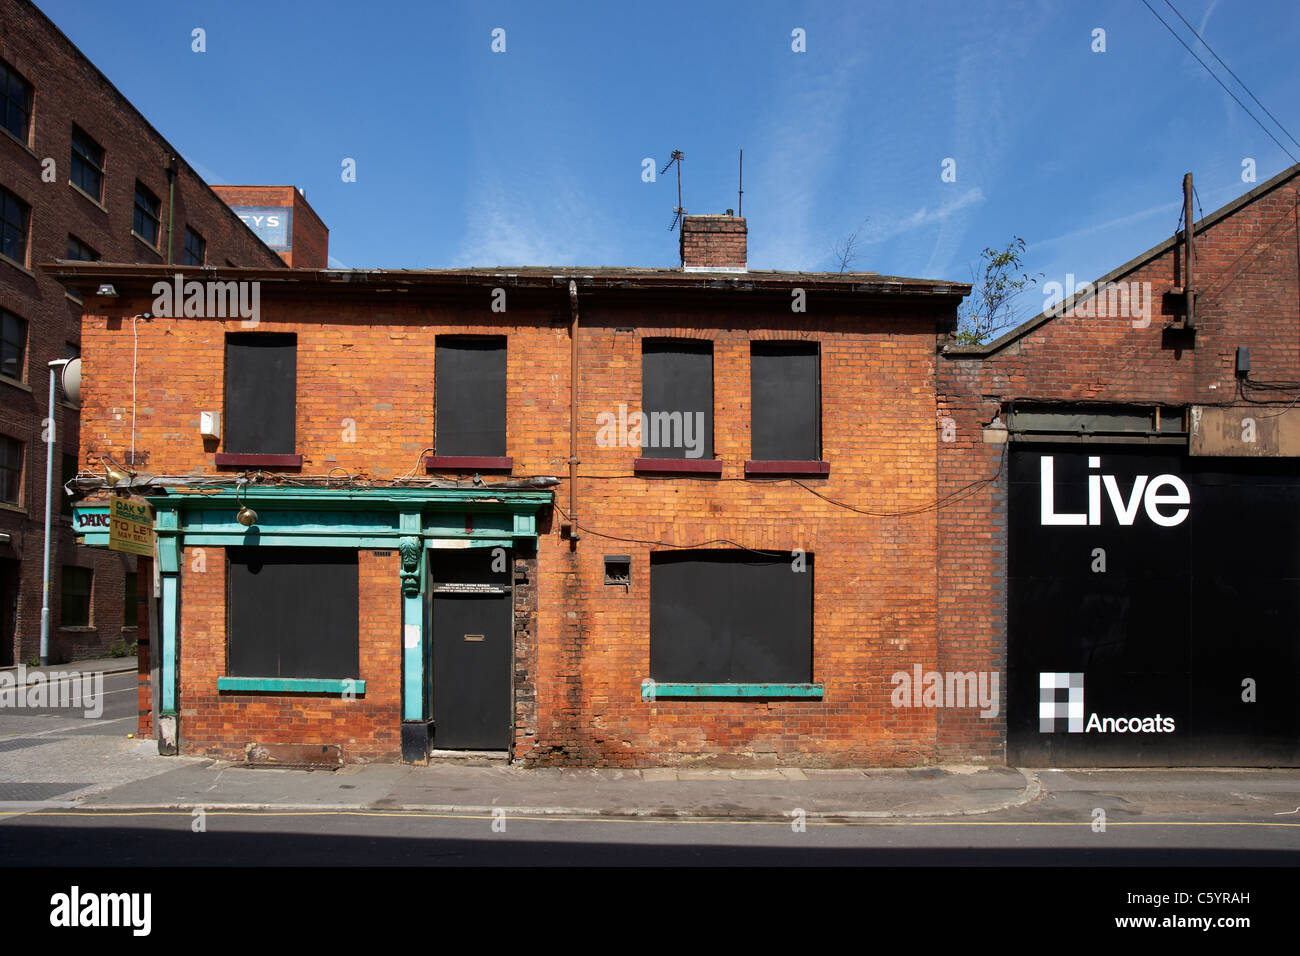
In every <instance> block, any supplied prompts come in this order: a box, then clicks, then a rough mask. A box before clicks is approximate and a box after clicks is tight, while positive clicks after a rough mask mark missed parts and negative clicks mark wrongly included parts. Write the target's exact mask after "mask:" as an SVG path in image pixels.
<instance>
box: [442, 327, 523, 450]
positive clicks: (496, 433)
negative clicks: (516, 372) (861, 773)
mask: <svg viewBox="0 0 1300 956" xmlns="http://www.w3.org/2000/svg"><path fill="white" fill-rule="evenodd" d="M433 382H434V404H435V414H436V415H437V421H436V423H435V425H434V449H435V451H436V453H437V454H438V455H445V456H484V457H491V458H502V457H505V454H506V339H505V336H490V337H483V338H471V337H464V336H439V337H438V344H437V349H436V354H435V356H434V369H433Z"/></svg>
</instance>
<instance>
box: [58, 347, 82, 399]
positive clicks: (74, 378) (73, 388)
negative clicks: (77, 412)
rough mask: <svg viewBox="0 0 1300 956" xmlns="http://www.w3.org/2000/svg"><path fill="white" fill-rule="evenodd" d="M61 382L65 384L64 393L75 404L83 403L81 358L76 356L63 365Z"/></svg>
mask: <svg viewBox="0 0 1300 956" xmlns="http://www.w3.org/2000/svg"><path fill="white" fill-rule="evenodd" d="M60 384H61V385H62V386H63V394H64V395H66V396H67V397H68V401H70V402H71V403H72V404H73V405H80V404H81V359H79V358H75V359H73V360H72V361H71V362H69V363H68V364H67V365H65V366H63V374H62V376H61V377H60Z"/></svg>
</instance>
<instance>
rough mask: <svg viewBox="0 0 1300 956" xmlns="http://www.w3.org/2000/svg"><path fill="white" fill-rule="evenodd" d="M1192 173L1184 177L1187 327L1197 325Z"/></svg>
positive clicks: (1184, 261) (1184, 255) (1184, 267)
mask: <svg viewBox="0 0 1300 956" xmlns="http://www.w3.org/2000/svg"><path fill="white" fill-rule="evenodd" d="M1193 231H1194V230H1193V229H1192V174H1191V173H1188V174H1187V175H1185V176H1184V177H1183V296H1184V297H1185V298H1186V300H1187V327H1188V328H1189V329H1190V328H1194V327H1195V326H1196V293H1195V292H1193V291H1192V265H1193V256H1194V255H1195V252H1196V250H1195V248H1194V246H1193V238H1192V233H1193Z"/></svg>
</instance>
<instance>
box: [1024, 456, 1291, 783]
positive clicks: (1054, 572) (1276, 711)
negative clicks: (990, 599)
mask: <svg viewBox="0 0 1300 956" xmlns="http://www.w3.org/2000/svg"><path fill="white" fill-rule="evenodd" d="M1297 528H1300V466H1298V465H1297V463H1296V462H1295V461H1294V460H1272V461H1265V460H1257V459H1223V458H1218V459H1213V458H1188V457H1186V456H1185V455H1184V454H1182V453H1180V452H1172V451H1164V450H1157V449H1150V448H1141V449H1136V448H1134V447H1133V446H1113V447H1112V446H1106V447H1102V446H1087V447H1084V448H1082V449H1081V448H1080V447H1079V446H1077V445H1075V446H1069V447H1063V448H1046V449H1042V450H1039V449H1036V450H1034V451H1015V452H1013V453H1012V455H1011V476H1010V503H1009V528H1008V532H1009V533H1008V548H1009V559H1008V561H1009V563H1008V567H1009V575H1008V577H1009V580H1008V587H1009V594H1008V607H1007V613H1008V672H1009V673H1008V678H1009V688H1008V699H1009V710H1008V715H1007V723H1008V726H1007V733H1008V742H1007V743H1008V759H1009V761H1010V762H1012V763H1013V764H1014V763H1021V764H1025V765H1052V766H1070V765H1074V766H1079V765H1089V764H1094V765H1103V766H1104V765H1112V766H1114V765H1178V764H1205V765H1220V766H1231V765H1238V766H1241V765H1245V766H1253V765H1297V764H1300V537H1298V536H1297V533H1296V529H1297Z"/></svg>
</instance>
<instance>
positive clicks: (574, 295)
mask: <svg viewBox="0 0 1300 956" xmlns="http://www.w3.org/2000/svg"><path fill="white" fill-rule="evenodd" d="M569 316H570V319H569V540H570V541H572V542H575V543H576V542H577V540H578V490H577V485H578V283H577V281H576V280H574V279H570V280H569Z"/></svg>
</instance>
